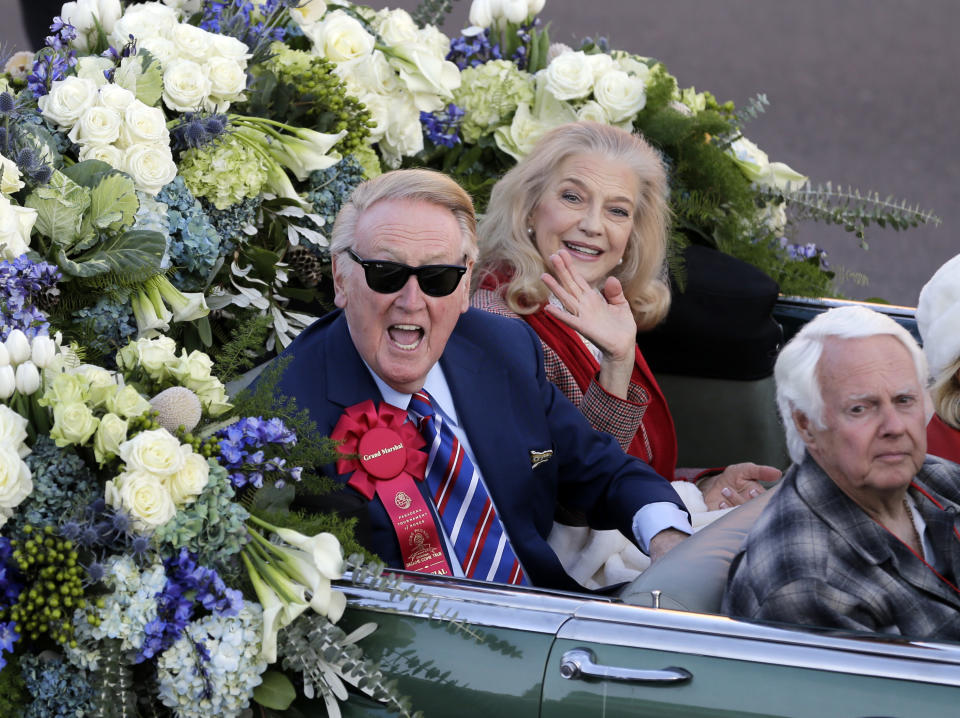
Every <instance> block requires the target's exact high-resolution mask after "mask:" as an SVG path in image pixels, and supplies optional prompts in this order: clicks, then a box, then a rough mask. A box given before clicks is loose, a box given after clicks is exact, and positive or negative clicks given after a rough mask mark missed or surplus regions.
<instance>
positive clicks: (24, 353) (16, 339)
mask: <svg viewBox="0 0 960 718" xmlns="http://www.w3.org/2000/svg"><path fill="white" fill-rule="evenodd" d="M4 346H6V347H7V352H8V353H9V354H10V363H11V364H13V365H14V366H16V365H17V364H20V363H21V362H25V361H26V360H27V359H29V358H30V340H29V339H27V335H26V334H24V333H23V332H22V331H20V330H19V329H14V330H13V331H12V332H10V334H9V336H7V341H5V342H4Z"/></svg>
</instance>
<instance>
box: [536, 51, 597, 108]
mask: <svg viewBox="0 0 960 718" xmlns="http://www.w3.org/2000/svg"><path fill="white" fill-rule="evenodd" d="M544 77H545V78H546V87H547V91H548V92H549V93H550V94H551V95H553V96H554V97H556V98H557V99H558V100H577V99H579V98H581V97H586V96H587V95H589V94H590V90H592V89H593V66H592V64H591V63H590V61H589V60H588V59H587V56H586V55H585V54H584V53H583V52H581V51H579V50H578V51H576V52H565V53H563V54H562V55H559V56H557V57H556V58H555V59H554V61H553V62H551V63H550V64H549V65H547V69H546V70H545V71H544Z"/></svg>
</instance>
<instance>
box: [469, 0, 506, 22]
mask: <svg viewBox="0 0 960 718" xmlns="http://www.w3.org/2000/svg"><path fill="white" fill-rule="evenodd" d="M499 16H500V0H473V4H472V5H471V6H470V24H471V25H475V26H476V27H490V26H491V25H492V24H493V20H494V18H496V17H499Z"/></svg>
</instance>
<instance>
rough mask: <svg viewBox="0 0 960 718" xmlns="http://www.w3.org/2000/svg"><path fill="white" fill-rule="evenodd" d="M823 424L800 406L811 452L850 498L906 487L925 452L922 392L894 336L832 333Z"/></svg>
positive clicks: (826, 352) (821, 371)
mask: <svg viewBox="0 0 960 718" xmlns="http://www.w3.org/2000/svg"><path fill="white" fill-rule="evenodd" d="M817 377H818V379H819V382H820V388H821V392H822V394H823V400H824V423H825V425H826V426H825V428H823V429H819V428H817V427H816V426H814V424H813V423H812V422H811V421H809V420H808V419H807V417H805V416H804V415H803V414H800V413H799V412H797V413H795V414H794V419H795V420H796V422H797V428H798V429H799V430H800V435H801V436H802V437H803V439H804V441H805V442H806V445H807V450H808V451H809V452H810V455H811V456H812V457H813V458H814V459H815V460H816V462H817V463H818V464H819V465H820V467H821V468H822V469H823V470H824V471H825V472H826V473H827V475H828V476H829V477H830V478H831V479H833V481H834V482H836V484H837V485H838V486H839V487H840V489H841V490H843V491H844V493H846V494H847V495H848V496H850V497H851V498H853V499H854V501H857V502H858V503H860V504H861V505H863V504H864V503H865V502H864V501H863V500H858V498H859V497H866V496H869V495H871V494H873V495H874V496H876V495H877V494H896V493H897V492H901V491H903V489H905V488H906V487H907V486H908V485H909V484H910V481H911V480H912V479H913V477H914V476H915V475H916V473H917V471H918V470H919V469H920V466H921V465H922V464H923V460H924V456H925V454H926V450H927V440H926V420H925V419H926V417H925V413H924V392H923V388H922V387H921V386H920V383H919V381H918V380H917V372H916V369H915V368H914V364H913V360H912V359H911V358H910V353H909V352H908V351H907V349H906V347H904V346H903V344H901V343H900V342H899V341H897V340H896V339H895V338H894V337H891V336H886V335H878V336H872V337H865V338H861V339H830V340H828V341H827V343H826V344H825V345H824V348H823V354H822V355H821V357H820V362H819V363H818V364H817Z"/></svg>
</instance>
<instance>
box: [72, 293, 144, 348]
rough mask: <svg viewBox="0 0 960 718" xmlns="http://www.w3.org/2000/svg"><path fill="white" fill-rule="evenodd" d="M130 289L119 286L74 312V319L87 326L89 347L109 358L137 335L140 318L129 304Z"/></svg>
mask: <svg viewBox="0 0 960 718" xmlns="http://www.w3.org/2000/svg"><path fill="white" fill-rule="evenodd" d="M129 295H130V292H129V290H127V289H122V288H116V289H114V290H113V291H112V292H111V293H110V294H104V295H102V296H101V297H99V298H98V299H97V301H96V303H94V304H93V305H91V306H88V307H83V308H81V309H77V310H75V311H74V312H73V320H74V322H76V323H77V324H80V325H82V326H84V327H86V329H87V335H86V337H85V339H86V342H87V345H88V347H89V348H90V349H92V350H94V351H96V352H99V353H100V354H101V355H104V356H106V357H110V356H112V355H113V354H115V353H116V351H117V350H118V349H120V348H121V347H125V346H126V345H127V344H129V343H130V341H132V340H133V339H135V338H136V335H137V319H136V317H135V316H134V314H133V306H132V305H131V304H130V299H129Z"/></svg>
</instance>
